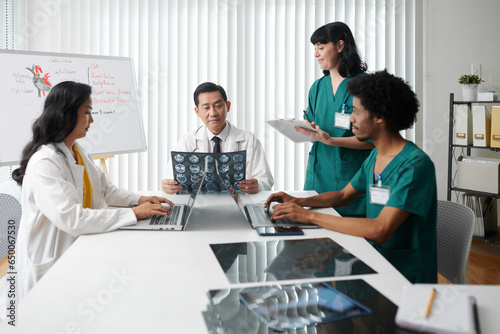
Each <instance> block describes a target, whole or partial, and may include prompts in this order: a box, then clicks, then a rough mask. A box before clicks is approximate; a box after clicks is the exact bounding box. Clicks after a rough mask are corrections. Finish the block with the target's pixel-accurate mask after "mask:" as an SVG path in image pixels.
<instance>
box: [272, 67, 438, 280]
mask: <svg viewBox="0 0 500 334" xmlns="http://www.w3.org/2000/svg"><path fill="white" fill-rule="evenodd" d="M347 89H348V91H349V93H350V94H352V95H353V96H354V99H353V113H352V115H351V118H350V120H351V122H352V129H353V133H354V135H355V136H356V138H357V139H358V140H360V141H366V140H370V139H371V140H372V141H373V144H374V145H375V149H374V150H373V151H372V153H371V154H370V156H369V157H368V158H367V159H366V161H365V162H364V163H363V166H362V167H361V169H360V170H359V171H358V172H357V173H356V175H355V176H354V177H353V178H352V179H351V182H350V183H349V184H348V185H347V186H346V187H345V188H344V189H342V190H341V191H333V192H327V193H323V194H319V195H316V196H312V197H308V198H295V197H292V196H290V195H288V194H285V193H283V192H281V193H277V194H273V195H271V196H270V197H269V198H268V199H267V201H266V204H265V205H266V207H269V206H270V204H271V202H274V201H276V202H280V203H282V204H279V205H276V206H275V207H274V213H273V217H272V218H274V219H282V218H291V219H294V220H297V221H300V222H304V223H310V224H316V225H319V226H322V227H325V228H328V229H331V230H335V231H338V232H342V233H346V234H350V235H355V236H360V237H363V238H366V239H367V240H368V241H370V243H371V244H372V245H373V246H374V247H375V248H376V249H377V250H378V251H379V252H380V253H381V254H382V255H383V256H384V257H385V258H386V259H387V260H388V261H389V262H391V263H392V265H394V267H396V269H398V270H399V271H400V272H401V273H402V274H403V275H404V276H405V277H406V278H407V279H408V280H409V281H410V282H412V283H436V282H437V255H436V243H437V241H436V238H437V236H436V215H437V191H436V174H435V169H434V164H433V163H432V161H431V159H430V158H429V156H428V155H427V154H425V153H424V152H423V151H422V150H420V149H419V148H418V147H417V146H416V145H415V144H413V143H412V142H409V141H407V140H405V139H404V138H403V137H402V136H401V135H400V131H401V130H404V129H408V128H410V127H411V126H412V125H413V123H414V122H415V116H416V113H417V112H418V106H419V103H418V100H417V97H416V95H415V93H414V92H413V91H412V90H411V88H410V86H408V85H407V84H406V83H405V82H404V81H403V80H402V79H400V78H397V77H395V76H393V75H391V74H389V73H387V72H386V71H381V72H376V73H374V74H367V75H365V76H362V77H358V78H355V79H353V80H352V81H351V82H350V83H349V84H348V87H347ZM361 194H366V195H367V203H366V212H367V216H366V218H350V217H343V218H341V217H335V216H331V215H327V214H322V213H319V212H314V211H309V210H305V209H304V208H303V207H304V206H309V207H328V206H332V207H339V206H345V205H349V203H351V202H352V201H353V200H354V199H356V198H357V197H359V196H360V195H361Z"/></svg>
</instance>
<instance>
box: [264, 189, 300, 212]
mask: <svg viewBox="0 0 500 334" xmlns="http://www.w3.org/2000/svg"><path fill="white" fill-rule="evenodd" d="M296 200H297V198H295V197H293V196H290V195H288V194H287V193H284V192H282V191H280V192H279V193H275V194H272V195H271V196H269V197H268V198H267V200H266V203H264V207H265V208H266V209H268V210H269V209H271V203H272V202H278V203H295V201H296Z"/></svg>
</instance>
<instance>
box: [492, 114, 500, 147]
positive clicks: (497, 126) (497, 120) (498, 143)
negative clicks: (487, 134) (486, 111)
mask: <svg viewBox="0 0 500 334" xmlns="http://www.w3.org/2000/svg"><path fill="white" fill-rule="evenodd" d="M490 146H491V147H497V148H500V106H493V107H491V143H490Z"/></svg>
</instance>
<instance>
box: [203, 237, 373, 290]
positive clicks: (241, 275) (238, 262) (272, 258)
mask: <svg viewBox="0 0 500 334" xmlns="http://www.w3.org/2000/svg"><path fill="white" fill-rule="evenodd" d="M210 246H211V248H212V250H213V252H214V254H215V256H216V257H217V260H218V261H219V264H220V266H221V268H222V269H223V271H224V273H225V274H226V277H227V279H228V281H229V282H230V283H247V282H272V281H280V280H290V279H305V278H316V277H338V276H348V275H362V274H373V273H376V272H375V271H374V270H373V269H372V268H371V267H369V266H368V265H366V264H365V263H364V262H363V261H361V260H360V259H358V258H357V257H355V256H354V255H352V254H351V253H350V252H349V251H347V250H346V249H345V248H343V247H341V246H340V245H339V244H337V243H336V242H334V241H333V240H332V239H329V238H319V239H296V240H270V241H253V242H244V243H229V244H212V245H210Z"/></svg>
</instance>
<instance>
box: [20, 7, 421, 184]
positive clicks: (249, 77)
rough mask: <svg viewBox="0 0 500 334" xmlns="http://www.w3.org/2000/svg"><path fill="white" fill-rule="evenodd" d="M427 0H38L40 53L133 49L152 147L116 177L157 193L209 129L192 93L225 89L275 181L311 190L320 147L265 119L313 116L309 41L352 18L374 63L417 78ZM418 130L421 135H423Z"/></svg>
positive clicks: (114, 163) (113, 170)
mask: <svg viewBox="0 0 500 334" xmlns="http://www.w3.org/2000/svg"><path fill="white" fill-rule="evenodd" d="M416 2H417V0H406V1H404V0H401V1H399V0H316V1H306V0H302V1H301V0H295V1H292V0H274V1H266V0H150V1H139V0H91V1H87V0H72V1H50V2H40V1H36V0H28V13H27V22H28V23H27V35H28V44H27V48H28V50H32V51H50V52H62V53H79V54H92V55H104V56H107V55H109V56H125V57H132V58H133V60H134V63H135V69H136V77H137V89H138V97H139V103H140V109H141V113H142V117H143V123H144V126H145V133H146V139H147V142H148V151H147V152H144V153H132V154H124V155H118V156H115V157H114V158H111V159H110V160H109V167H108V168H109V173H110V178H111V180H112V181H113V182H114V183H115V184H117V185H119V186H121V187H126V188H129V189H133V190H157V189H159V184H160V180H161V179H162V178H163V176H164V171H165V170H166V166H167V163H168V162H169V152H170V151H171V150H172V148H173V147H174V145H175V144H176V142H177V141H178V139H179V138H180V136H181V135H182V134H184V133H186V132H188V131H192V130H194V129H196V128H197V127H198V126H199V125H201V121H200V120H199V119H197V117H196V115H195V113H194V102H193V97H192V94H193V92H194V89H195V88H196V87H197V85H198V84H200V83H202V82H204V81H213V82H215V83H218V84H220V85H222V86H223V87H224V88H225V89H226V91H227V94H228V99H229V100H230V101H231V103H232V105H231V111H230V112H229V114H228V119H229V120H230V121H231V122H233V123H234V124H235V125H236V126H238V127H240V128H243V129H246V130H249V131H252V132H254V133H255V134H256V135H257V137H258V138H259V139H260V141H261V142H262V145H263V146H264V149H265V152H266V156H267V159H268V163H269V165H270V167H271V170H272V171H273V174H274V177H275V189H284V190H298V189H302V187H303V182H304V177H305V166H306V163H307V156H308V152H309V149H310V144H308V143H307V144H294V143H292V142H291V141H289V140H288V139H286V138H285V137H283V136H282V135H281V134H279V133H277V132H276V131H275V130H273V129H272V128H270V127H268V126H266V125H265V123H264V121H265V120H267V119H272V118H283V117H286V118H291V117H295V118H302V110H303V109H305V108H306V107H307V95H308V91H309V87H310V86H311V84H312V83H313V82H314V81H315V80H316V79H318V78H319V77H321V76H322V72H321V69H320V68H319V66H318V64H317V62H316V60H315V58H314V55H313V50H314V48H313V46H312V45H311V43H310V42H309V38H310V36H311V34H312V33H313V32H314V30H315V29H316V28H318V27H320V26H321V25H323V24H325V23H329V22H333V21H344V22H345V23H346V24H347V25H349V27H350V28H351V30H352V31H353V33H354V35H355V39H356V42H357V44H358V47H359V50H360V52H361V54H362V58H363V59H364V60H365V61H366V63H367V64H368V69H369V71H375V70H381V69H384V68H387V69H388V71H389V72H391V73H394V74H395V75H398V76H400V77H403V78H404V79H405V80H407V81H408V82H409V83H410V84H414V80H415V16H416V10H417V9H416ZM405 136H406V138H408V139H411V140H414V134H413V132H412V131H407V132H406V133H405Z"/></svg>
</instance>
